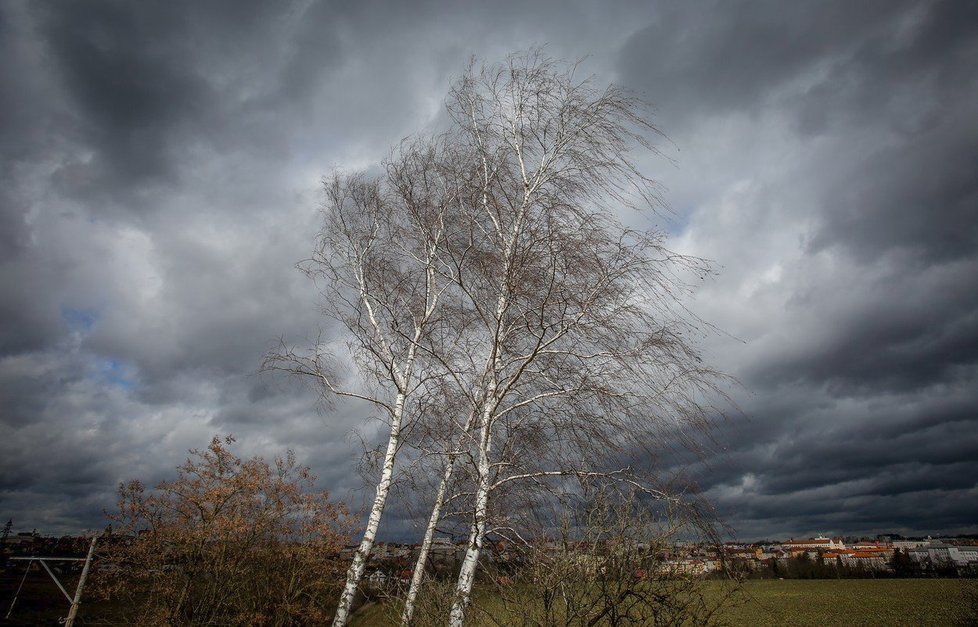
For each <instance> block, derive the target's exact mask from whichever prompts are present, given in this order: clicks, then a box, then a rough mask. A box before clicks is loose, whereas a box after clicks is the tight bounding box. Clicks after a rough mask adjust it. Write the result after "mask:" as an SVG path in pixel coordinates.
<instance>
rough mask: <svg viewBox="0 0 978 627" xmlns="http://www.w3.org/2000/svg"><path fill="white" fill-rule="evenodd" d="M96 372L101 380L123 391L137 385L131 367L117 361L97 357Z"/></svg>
mask: <svg viewBox="0 0 978 627" xmlns="http://www.w3.org/2000/svg"><path fill="white" fill-rule="evenodd" d="M96 370H97V372H98V377H99V378H100V379H101V380H103V381H105V382H107V383H109V384H111V385H115V386H118V387H120V388H123V389H125V390H131V389H133V388H135V387H136V386H138V385H139V381H137V380H136V376H135V374H134V373H133V369H132V367H130V366H129V365H128V364H126V363H125V362H124V361H121V360H119V359H108V358H105V357H99V358H97V360H96Z"/></svg>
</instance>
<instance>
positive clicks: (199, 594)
mask: <svg viewBox="0 0 978 627" xmlns="http://www.w3.org/2000/svg"><path fill="white" fill-rule="evenodd" d="M233 442H234V439H233V438H231V437H230V436H228V437H226V438H224V439H223V440H222V439H220V438H218V437H215V438H214V439H213V440H212V441H211V443H210V445H209V446H208V447H207V449H206V450H204V451H197V450H193V451H191V457H190V458H188V459H187V461H186V462H185V463H184V464H183V465H181V466H179V467H178V469H177V478H176V479H175V480H174V481H167V482H163V483H160V484H159V485H157V486H156V489H155V490H152V491H147V490H146V489H145V488H144V487H143V485H142V484H141V483H140V482H139V481H130V482H128V483H125V484H121V485H120V486H119V501H118V511H117V512H116V513H114V514H111V515H110V516H109V518H110V519H111V520H112V523H113V525H114V526H115V527H114V534H113V535H112V536H111V537H110V538H108V539H107V540H106V541H105V542H103V547H104V548H103V549H102V556H101V561H100V564H99V578H98V579H99V583H100V584H101V588H102V591H103V593H104V594H105V595H106V596H108V597H110V598H114V599H116V600H118V601H121V605H123V606H125V607H127V610H126V611H127V612H128V613H129V615H128V616H126V617H125V618H126V620H131V621H132V622H134V623H139V624H149V625H159V624H171V625H216V624H221V625H284V624H295V623H309V622H322V621H324V620H326V619H327V618H328V616H329V614H330V611H331V608H330V604H331V603H332V602H333V600H334V598H335V595H336V594H337V592H338V590H339V587H340V585H341V582H342V572H343V564H342V563H341V562H340V560H339V550H340V549H341V548H342V546H343V544H344V543H345V542H346V539H347V533H346V531H345V528H346V527H347V526H348V523H349V514H348V512H347V510H346V508H345V507H344V506H343V505H342V504H338V503H333V502H330V501H329V499H328V495H327V494H326V493H325V492H315V491H314V490H313V487H314V485H313V484H314V481H315V477H313V476H312V475H311V474H310V472H309V469H308V468H305V467H303V466H299V465H297V463H296V460H295V456H294V454H293V453H292V451H289V452H288V453H287V455H286V456H285V457H284V458H277V459H276V460H275V462H274V464H271V465H270V464H269V463H267V462H266V461H265V460H263V459H261V458H259V457H256V458H252V459H249V460H242V459H241V458H239V457H237V456H235V455H234V454H233V453H232V452H231V451H230V448H229V447H230V445H231V444H232V443H233Z"/></svg>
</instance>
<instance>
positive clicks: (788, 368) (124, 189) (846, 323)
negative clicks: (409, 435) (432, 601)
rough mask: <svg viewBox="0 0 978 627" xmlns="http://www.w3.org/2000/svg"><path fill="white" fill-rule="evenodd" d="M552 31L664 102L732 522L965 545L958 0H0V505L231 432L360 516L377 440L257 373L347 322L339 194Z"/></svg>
mask: <svg viewBox="0 0 978 627" xmlns="http://www.w3.org/2000/svg"><path fill="white" fill-rule="evenodd" d="M544 44H545V45H546V46H547V48H546V49H547V51H548V52H549V54H551V55H553V56H555V57H560V58H567V59H578V58H581V57H585V56H586V60H585V61H584V68H585V69H586V70H587V71H588V72H590V73H593V74H594V76H595V80H596V81H597V82H598V83H602V84H605V83H609V82H616V83H619V84H622V85H624V86H626V87H628V88H630V89H632V90H635V91H637V92H638V93H639V94H641V95H643V96H644V97H645V98H647V99H649V100H651V101H652V102H653V103H654V104H655V105H656V114H655V121H656V123H657V124H658V125H659V126H660V127H661V129H662V130H663V131H664V132H665V133H666V135H667V136H668V139H667V140H666V139H663V140H661V141H660V142H659V148H660V149H661V151H662V152H663V155H664V156H663V157H661V158H651V159H647V160H643V162H644V163H645V164H646V165H647V169H648V172H649V173H650V174H651V175H653V176H654V177H655V178H657V179H658V180H659V181H661V183H662V184H663V185H664V187H665V188H666V190H667V191H666V193H665V196H666V199H667V200H668V202H669V204H670V205H671V207H672V210H673V214H672V217H671V218H670V219H668V220H664V219H661V218H657V219H656V220H657V223H653V222H648V223H647V224H645V226H649V227H652V226H656V227H658V228H663V229H666V230H667V231H668V232H669V233H670V236H671V245H672V247H673V248H674V249H677V250H680V251H682V252H688V253H693V254H696V255H700V256H703V257H707V258H709V259H712V260H715V261H716V263H717V264H718V266H719V267H720V269H721V271H720V273H719V276H717V277H716V278H715V279H712V280H710V281H708V282H707V283H706V284H704V285H703V286H702V288H701V289H700V290H699V291H698V292H697V293H696V295H695V297H694V298H693V300H691V301H690V303H689V306H690V307H691V309H692V310H693V311H695V312H696V313H697V314H698V315H699V316H701V317H702V318H704V319H705V320H708V321H709V322H711V323H713V324H715V325H716V326H717V327H718V329H720V330H721V332H717V333H712V334H708V335H707V336H706V337H705V338H704V340H703V348H704V351H705V353H706V355H707V356H708V359H709V360H710V361H711V362H712V363H714V364H716V365H717V366H718V367H720V368H721V369H722V370H724V371H725V372H727V373H729V374H731V375H733V376H734V377H736V378H738V379H739V381H740V383H741V386H740V387H737V388H735V389H734V390H733V391H732V393H733V395H734V397H735V399H736V402H737V404H738V406H739V408H740V410H741V414H736V413H733V414H731V416H730V418H729V419H728V420H727V421H726V422H724V423H722V424H721V425H720V426H719V427H718V428H717V430H716V431H715V432H714V434H713V435H714V438H715V440H716V442H717V443H718V447H719V448H721V449H723V450H722V451H718V452H717V453H716V454H715V455H713V456H711V457H710V458H709V459H708V460H706V461H705V462H704V463H698V464H695V465H693V466H692V467H690V468H688V472H689V473H690V474H691V475H692V476H694V477H695V478H696V479H697V480H698V482H699V484H700V485H701V487H702V488H703V490H705V491H706V493H707V494H708V495H709V496H710V497H712V499H713V500H714V503H715V504H716V506H717V508H718V511H719V512H720V514H721V515H722V516H723V517H724V518H725V520H726V521H727V522H728V523H729V524H730V525H732V527H733V528H734V529H735V530H736V531H737V533H738V534H739V535H740V536H741V537H745V538H755V537H762V536H789V535H793V536H799V535H802V534H808V533H816V532H829V533H847V534H848V533H863V532H872V533H875V532H879V531H897V532H903V533H905V534H906V533H913V532H945V533H954V532H978V72H976V71H975V69H976V68H978V3H976V2H974V1H972V0H948V1H945V2H940V1H934V2H924V1H921V2H897V1H890V0H886V1H880V2H872V1H864V2H850V1H839V2H790V3H784V2H776V1H771V2H733V1H730V2H719V1H717V2H708V1H697V2H679V1H673V0H670V1H656V2H651V1H645V2H635V3H628V2H566V1H559V2H558V1H556V0H554V1H552V2H492V3H490V2H482V3H475V2H472V3H461V2H412V3H406V2H388V3H383V2H370V1H360V2H327V1H303V2H299V1H296V2H287V1H281V2H254V3H249V2H241V1H239V0H235V1H227V2H216V1H215V2H196V1H187V2H172V1H171V2H138V3H136V2H126V1H123V0H119V1H116V2H111V1H104V2H103V1H88V0H86V1H81V2H27V1H26V0H24V1H19V0H10V1H7V2H3V3H0V174H2V182H3V184H2V185H0V435H2V437H0V517H2V518H3V519H4V520H6V519H7V518H13V520H14V523H15V528H16V529H18V530H20V529H30V528H34V527H36V528H38V529H39V530H41V531H44V532H48V533H60V532H70V531H77V530H81V529H84V528H89V527H97V526H101V525H103V524H104V519H103V518H102V511H103V509H104V508H106V507H109V506H110V505H111V503H112V502H113V492H114V487H115V485H116V484H117V483H118V482H119V481H121V480H124V479H128V478H141V479H143V480H144V481H145V482H147V483H154V482H155V481H157V480H159V479H162V478H164V477H167V476H168V475H169V474H170V473H172V469H173V467H174V466H175V465H176V464H177V463H179V462H180V461H182V459H183V458H184V457H185V455H186V451H187V449H189V448H192V447H203V446H205V445H206V443H207V441H208V439H209V438H210V436H212V435H213V434H216V433H233V434H235V435H236V436H237V437H238V439H239V443H240V450H241V451H242V452H243V453H245V454H262V455H264V456H266V457H270V456H274V455H276V454H280V453H282V452H283V451H284V450H285V449H287V448H293V449H295V450H296V453H297V455H298V457H299V458H300V460H301V461H303V462H304V463H307V464H309V465H310V466H312V467H313V469H314V470H315V471H316V472H317V474H318V475H319V477H320V483H321V484H322V486H323V487H324V488H328V489H330V490H331V491H333V493H334V494H336V495H340V496H343V497H344V498H350V499H352V500H353V501H354V502H357V503H358V502H359V499H361V498H362V497H363V491H362V489H361V488H362V483H361V480H360V478H359V477H358V476H357V475H356V473H355V472H354V471H353V470H352V468H353V461H354V459H355V458H356V456H357V453H358V450H359V448H358V447H359V443H358V442H359V437H364V438H366V439H368V440H369V439H370V438H371V436H372V434H374V433H375V432H376V430H377V428H378V425H377V424H376V422H372V421H371V420H370V417H369V415H368V413H367V412H366V411H365V410H362V409H359V408H351V407H343V406H335V407H333V408H323V407H321V406H319V405H318V404H317V402H316V398H315V395H314V394H313V393H312V391H310V390H308V389H306V388H303V387H301V386H299V385H297V384H296V383H295V382H290V381H288V380H287V379H278V378H272V377H268V376H264V375H259V374H258V369H259V366H260V361H261V357H262V355H263V354H264V353H265V352H266V351H267V350H268V349H269V348H271V347H273V346H274V345H275V343H276V341H277V339H278V338H280V337H284V338H286V339H288V340H290V341H295V342H299V343H301V342H303V341H305V340H306V339H307V338H311V337H314V336H315V335H316V333H317V332H318V330H319V329H320V328H321V327H324V326H325V327H326V329H327V332H328V331H329V327H328V325H327V323H325V322H324V321H323V320H322V319H321V318H320V316H319V315H318V313H317V293H316V291H315V289H314V288H313V286H312V285H311V284H309V282H308V281H307V280H306V279H305V278H304V277H303V276H302V275H300V273H299V272H297V271H296V270H295V269H294V265H295V263H296V262H298V261H299V260H301V259H302V258H304V256H305V255H306V254H307V253H308V252H309V251H311V249H312V245H313V238H314V236H315V233H316V231H317V228H318V225H319V216H318V214H317V206H318V203H319V201H320V197H319V194H318V192H319V188H318V186H319V180H320V177H321V176H322V175H323V174H324V173H327V172H329V171H330V170H332V169H334V168H337V167H342V168H344V169H355V168H361V167H370V166H371V165H373V164H376V163H377V162H378V160H380V159H381V158H383V157H384V156H385V153H386V152H387V150H388V149H389V147H390V146H391V145H392V144H393V143H395V142H397V141H399V140H400V139H401V138H402V137H405V136H407V135H410V134H412V133H415V132H418V131H419V130H422V129H424V128H425V127H427V126H429V125H430V124H432V122H433V121H434V120H435V119H436V118H437V117H438V116H439V115H440V111H441V107H442V104H443V99H444V96H445V93H446V91H447V89H448V86H449V84H450V83H451V81H452V80H453V78H454V77H456V76H457V75H458V74H459V72H460V71H461V70H462V69H463V68H464V66H465V64H466V61H467V59H468V58H469V57H470V56H471V55H476V56H478V57H480V58H482V59H486V60H489V61H496V60H499V59H501V58H502V57H503V56H504V55H505V54H506V53H508V52H511V51H515V50H520V49H525V48H527V47H529V46H534V45H544ZM651 219H652V218H650V220H651ZM357 434H359V435H357ZM396 518H397V517H396V516H395V517H394V519H393V520H392V522H390V523H389V524H388V534H390V535H398V534H399V533H401V532H402V531H403V530H404V529H405V526H404V525H403V521H398V520H397V519H396ZM399 530H400V531H399Z"/></svg>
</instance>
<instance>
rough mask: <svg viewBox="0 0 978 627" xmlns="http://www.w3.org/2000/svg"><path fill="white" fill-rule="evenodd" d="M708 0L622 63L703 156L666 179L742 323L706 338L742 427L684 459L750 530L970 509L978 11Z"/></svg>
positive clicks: (710, 299) (674, 11)
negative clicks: (724, 371) (697, 460)
mask: <svg viewBox="0 0 978 627" xmlns="http://www.w3.org/2000/svg"><path fill="white" fill-rule="evenodd" d="M711 6H712V9H709V10H704V9H705V7H704V6H702V5H700V4H696V5H693V4H679V3H668V4H666V3H664V4H663V5H660V6H658V7H657V8H656V11H655V17H654V19H653V21H652V23H651V24H650V25H649V26H648V27H646V28H644V29H641V30H638V31H637V32H635V33H634V34H633V35H632V36H631V37H630V38H629V40H628V42H627V43H626V45H625V46H624V47H623V48H622V53H621V59H620V66H619V70H620V73H621V76H622V78H623V81H624V82H625V83H626V84H629V85H631V86H633V87H635V88H638V89H639V90H641V91H643V92H644V93H645V94H646V95H647V96H648V97H649V98H651V99H652V100H653V101H654V102H655V103H656V104H657V106H658V112H659V115H658V122H659V124H660V126H662V127H663V128H665V129H666V131H667V132H668V133H669V134H670V137H671V139H672V140H673V141H675V143H676V144H677V145H679V146H680V147H681V149H682V151H683V153H680V154H679V155H678V159H679V160H680V163H682V162H685V163H687V164H690V163H691V164H692V165H693V166H694V167H695V168H696V169H695V170H694V171H692V172H690V173H689V174H685V173H682V172H679V173H668V172H667V173H666V174H665V175H664V177H663V179H664V183H665V184H666V185H667V186H668V187H670V188H672V189H673V190H676V193H675V194H674V195H671V196H674V198H673V202H674V204H677V205H678V208H679V209H680V211H681V212H685V211H687V207H692V208H693V210H692V212H691V214H690V216H691V218H690V221H689V227H688V228H687V229H686V230H685V231H684V232H683V233H682V235H681V236H680V237H679V238H678V239H679V241H680V242H682V246H683V247H684V250H691V251H696V252H697V253H699V254H704V255H706V256H708V257H711V258H714V259H717V260H718V261H719V262H720V263H722V264H724V265H725V266H726V269H725V271H724V272H723V273H722V274H721V279H720V281H719V283H720V284H719V285H717V286H712V285H711V286H707V289H706V290H705V291H704V292H705V293H704V294H702V295H701V296H700V297H699V300H700V302H701V304H702V306H703V308H704V311H706V312H707V314H706V315H707V318H708V319H710V320H711V321H719V324H720V326H721V327H722V328H724V329H725V330H727V331H729V332H730V333H732V334H733V335H734V336H736V337H738V338H742V339H744V340H746V344H745V345H744V347H743V349H742V350H741V351H740V352H739V359H738V357H737V355H738V352H737V351H736V350H734V348H733V343H731V342H726V343H725V342H723V341H721V340H717V341H716V342H714V344H715V345H716V346H718V347H723V350H714V351H712V353H711V354H712V355H713V356H714V357H719V358H720V360H721V361H724V360H729V361H726V362H725V363H727V364H729V365H728V370H729V371H731V372H733V373H734V374H736V375H737V376H738V377H739V378H740V380H741V381H743V383H744V385H745V387H746V388H747V389H748V390H750V392H751V394H750V396H747V397H745V398H744V399H743V406H744V407H745V408H746V413H747V414H748V416H749V421H748V422H746V423H741V424H737V425H736V426H734V425H730V424H727V425H724V426H721V427H719V428H718V430H719V432H720V435H718V436H716V437H717V439H718V440H719V441H721V442H723V443H724V445H725V449H726V454H725V456H723V457H722V459H723V462H722V463H704V464H703V465H702V467H701V469H700V471H699V472H698V473H692V474H694V475H696V478H697V479H698V481H699V482H700V484H701V485H702V486H703V488H704V489H706V490H707V493H708V494H710V495H711V496H714V497H715V498H716V500H717V502H718V505H719V509H720V511H721V512H722V513H723V514H724V515H726V516H727V517H728V519H729V520H730V521H731V522H732V523H733V524H734V526H735V527H738V528H739V529H740V530H741V531H742V532H743V531H745V530H747V529H751V530H754V531H755V532H760V530H766V531H764V532H763V533H767V532H770V533H774V534H784V533H795V534H800V533H803V532H816V531H828V532H831V531H838V532H848V531H852V532H856V531H862V532H868V531H872V530H873V529H874V528H876V529H880V528H883V527H886V526H888V525H889V526H901V528H902V529H903V530H917V531H922V530H923V531H926V530H928V529H932V528H934V527H933V526H934V525H937V524H940V525H943V526H945V527H946V528H948V529H950V528H954V529H963V528H969V527H973V525H974V523H975V520H976V517H975V507H973V506H971V505H965V504H966V503H969V498H973V497H974V496H975V493H976V490H978V486H976V483H975V479H974V477H975V476H978V465H976V462H975V461H974V460H975V459H976V452H978V441H976V437H975V435H974V434H975V433H978V394H976V393H975V392H974V391H973V390H975V389H978V326H976V321H978V300H976V298H975V290H974V276H976V273H978V228H976V225H978V177H975V175H974V164H975V163H978V152H976V147H978V127H976V126H975V125H974V122H973V120H975V119H978V78H976V75H975V73H974V71H973V68H974V66H975V63H976V61H978V31H976V29H975V28H974V24H975V23H976V22H978V20H976V17H978V14H976V12H978V5H976V4H975V3H968V2H964V3H962V2H904V3H891V2H886V3H857V4H852V3H790V4H789V5H783V4H778V5H777V6H775V5H774V4H763V3H739V4H737V5H736V6H731V5H730V4H729V3H724V4H719V3H717V4H715V5H711ZM675 197H678V198H679V201H678V203H677V201H676V199H675ZM759 311H763V312H765V313H764V314H763V315H762V316H758V315H757V312H759ZM711 314H712V315H711ZM724 322H726V324H724ZM887 512H893V515H892V516H891V515H889V514H888V513H887ZM955 512H956V513H955ZM938 521H940V523H938ZM748 533H752V532H748Z"/></svg>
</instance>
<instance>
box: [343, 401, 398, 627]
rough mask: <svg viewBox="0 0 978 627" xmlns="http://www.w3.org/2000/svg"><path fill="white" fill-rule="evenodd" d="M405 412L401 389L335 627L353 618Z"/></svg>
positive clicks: (348, 573) (388, 487)
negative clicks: (378, 476) (373, 495)
mask: <svg viewBox="0 0 978 627" xmlns="http://www.w3.org/2000/svg"><path fill="white" fill-rule="evenodd" d="M403 415H404V394H403V393H398V395H397V399H396V401H395V403H394V413H393V416H392V418H391V434H390V439H389V440H388V441H387V452H386V453H385V454H384V466H383V469H382V470H381V474H380V481H379V482H378V483H377V495H376V496H375V497H374V503H373V507H371V509H370V517H369V518H368V519H367V528H366V530H365V531H364V532H363V540H361V541H360V546H359V548H357V551H356V553H355V554H354V555H353V563H352V564H351V565H350V569H349V570H348V571H347V572H346V586H345V587H344V588H343V594H342V595H341V596H340V602H339V605H337V607H336V615H335V616H334V617H333V627H343V626H344V625H346V623H347V621H349V620H350V610H351V609H352V607H353V599H354V598H355V597H356V594H357V588H358V587H359V586H360V579H361V578H362V577H363V571H364V569H365V568H366V566H367V559H368V558H369V557H370V550H371V549H373V546H374V539H375V538H376V537H377V528H378V527H379V526H380V518H381V516H382V515H383V513H384V505H385V504H386V503H387V495H388V494H389V493H390V488H391V480H392V478H393V476H394V456H395V454H396V453H397V445H398V442H399V440H400V431H401V419H402V418H403Z"/></svg>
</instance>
